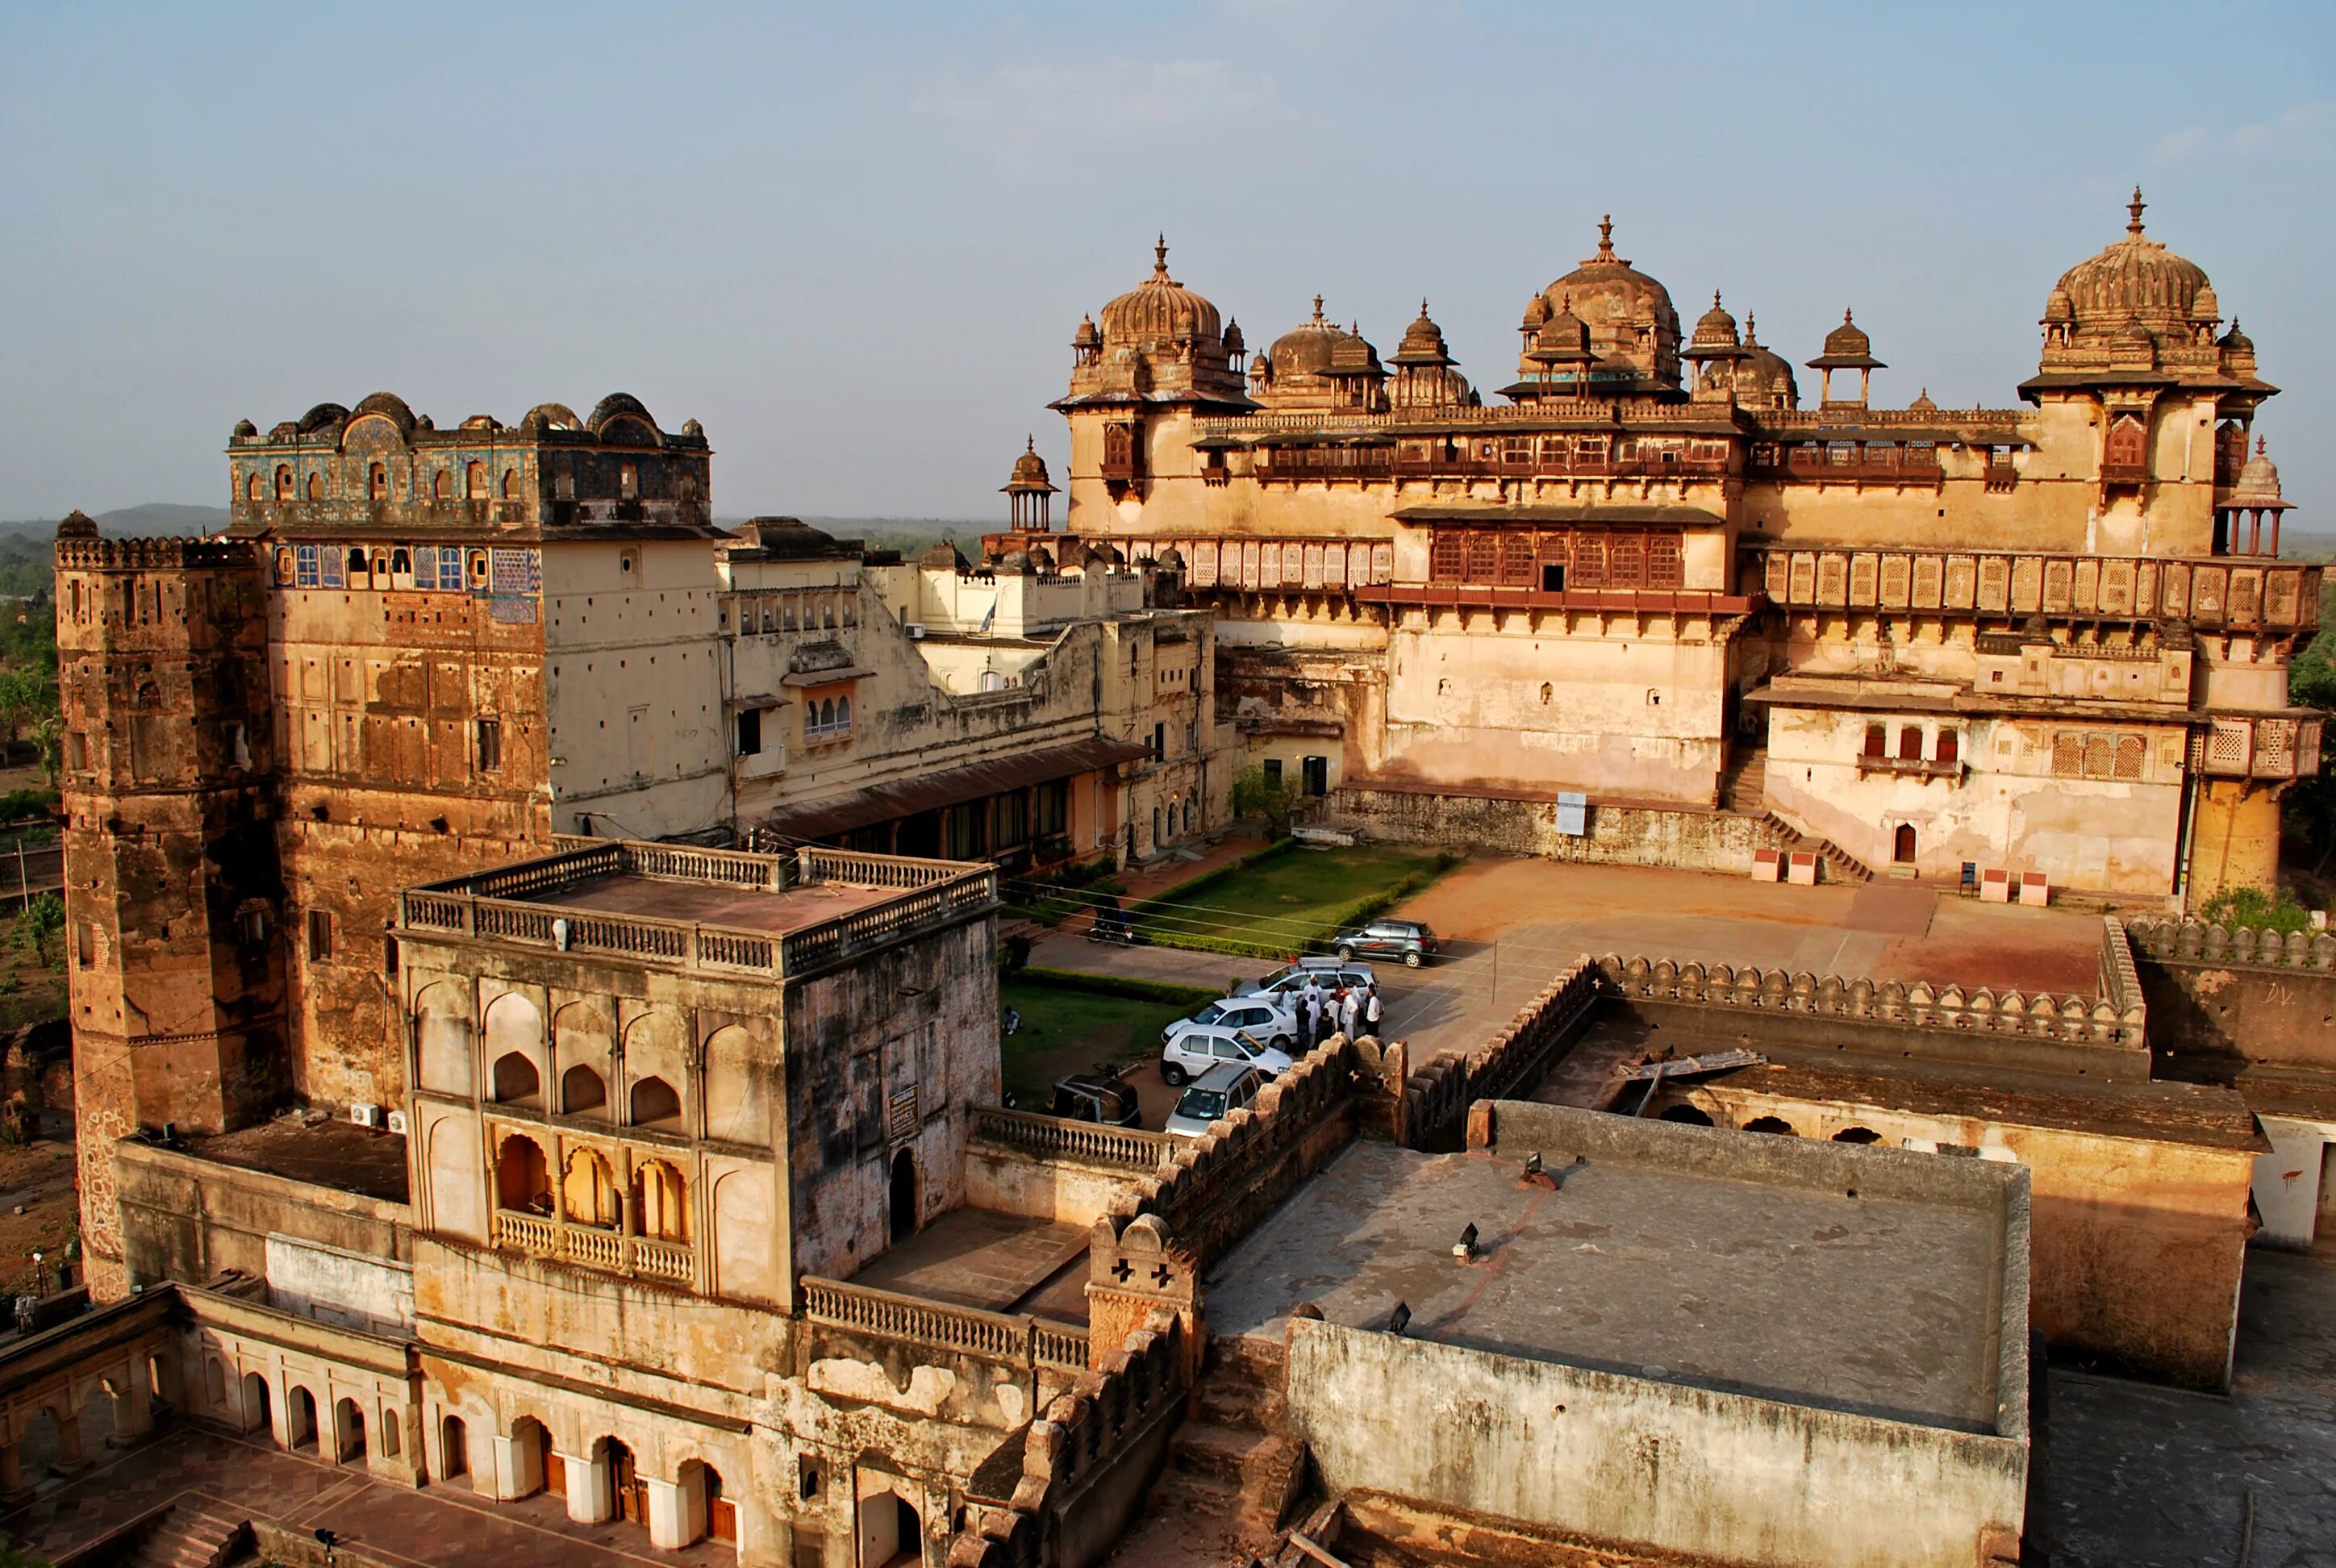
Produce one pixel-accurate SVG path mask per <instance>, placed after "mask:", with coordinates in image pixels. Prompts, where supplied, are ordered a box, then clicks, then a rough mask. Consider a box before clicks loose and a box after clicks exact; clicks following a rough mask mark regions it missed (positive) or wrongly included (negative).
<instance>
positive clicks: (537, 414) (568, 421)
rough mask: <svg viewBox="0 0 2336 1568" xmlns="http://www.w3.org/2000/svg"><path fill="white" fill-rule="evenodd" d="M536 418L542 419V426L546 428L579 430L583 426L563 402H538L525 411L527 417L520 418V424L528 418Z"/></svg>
mask: <svg viewBox="0 0 2336 1568" xmlns="http://www.w3.org/2000/svg"><path fill="white" fill-rule="evenodd" d="M537 418H540V419H541V420H542V421H543V424H544V427H545V428H546V429H548V430H581V429H583V428H584V422H583V421H582V420H580V419H579V418H577V417H576V411H575V410H574V409H572V408H570V407H569V406H568V405H567V404H564V403H539V404H536V405H535V406H534V407H533V408H530V409H529V410H528V411H527V418H526V419H522V420H521V421H520V424H522V425H523V424H527V423H528V422H529V420H533V419H537Z"/></svg>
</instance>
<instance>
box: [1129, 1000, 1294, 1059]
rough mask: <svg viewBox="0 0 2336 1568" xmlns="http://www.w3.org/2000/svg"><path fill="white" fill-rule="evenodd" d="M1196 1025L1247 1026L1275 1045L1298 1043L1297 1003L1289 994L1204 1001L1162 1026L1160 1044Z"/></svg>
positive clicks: (1223, 1029) (1222, 1030) (1232, 1029)
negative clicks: (1287, 995) (1193, 1009)
mask: <svg viewBox="0 0 2336 1568" xmlns="http://www.w3.org/2000/svg"><path fill="white" fill-rule="evenodd" d="M1194 1029H1212V1030H1215V1031H1216V1032H1217V1033H1219V1034H1226V1035H1230V1034H1235V1033H1239V1032H1241V1031H1242V1030H1246V1031H1248V1032H1249V1033H1250V1034H1252V1035H1255V1036H1256V1037H1258V1038H1259V1039H1260V1040H1262V1041H1264V1042H1265V1043H1266V1044H1267V1045H1269V1046H1271V1047H1274V1048H1275V1049H1277V1050H1283V1051H1286V1050H1288V1049H1290V1047H1291V1046H1293V1045H1295V1044H1297V1043H1298V1030H1299V1025H1298V1004H1297V1002H1296V1000H1295V999H1294V998H1290V997H1222V998H1218V999H1217V1000H1216V1001H1213V1002H1204V1003H1202V1005H1201V1007H1200V1008H1199V1009H1198V1010H1197V1011H1195V1012H1192V1013H1191V1014H1189V1015H1187V1016H1186V1017H1184V1018H1178V1019H1177V1020H1176V1021H1175V1022H1174V1023H1173V1024H1171V1025H1169V1026H1168V1027H1166V1028H1164V1029H1163V1030H1161V1031H1160V1041H1161V1044H1163V1045H1165V1044H1167V1043H1168V1042H1169V1041H1171V1040H1173V1039H1174V1038H1175V1037H1177V1036H1178V1035H1181V1034H1185V1033H1187V1032H1189V1031H1191V1030H1194Z"/></svg>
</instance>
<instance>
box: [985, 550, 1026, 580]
mask: <svg viewBox="0 0 2336 1568" xmlns="http://www.w3.org/2000/svg"><path fill="white" fill-rule="evenodd" d="M994 570H998V571H1000V572H1003V573H1004V574H1005V575H1006V576H1007V577H1027V576H1028V575H1029V572H1030V556H1029V553H1028V552H1027V551H1026V550H1007V552H1006V553H1005V554H1004V555H1002V556H1000V557H998V565H997V567H996V568H995V569H994Z"/></svg>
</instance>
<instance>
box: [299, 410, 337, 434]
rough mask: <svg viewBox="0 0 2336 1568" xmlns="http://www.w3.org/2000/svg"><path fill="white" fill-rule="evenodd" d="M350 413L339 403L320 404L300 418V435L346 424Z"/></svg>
mask: <svg viewBox="0 0 2336 1568" xmlns="http://www.w3.org/2000/svg"><path fill="white" fill-rule="evenodd" d="M348 422H349V411H348V410H347V409H346V408H343V407H342V406H341V405H340V404H337V403H320V404H316V407H314V408H312V409H310V410H309V411H308V412H307V413H306V414H302V415H301V416H300V433H301V434H303V435H307V434H310V433H313V432H316V431H319V430H324V429H326V428H328V427H330V426H332V425H336V424H347V423H348Z"/></svg>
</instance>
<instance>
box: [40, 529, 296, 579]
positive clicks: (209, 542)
mask: <svg viewBox="0 0 2336 1568" xmlns="http://www.w3.org/2000/svg"><path fill="white" fill-rule="evenodd" d="M258 565H259V556H258V551H257V550H255V549H254V548H253V547H252V546H251V545H250V544H249V543H248V542H246V541H242V540H233V539H102V538H92V537H78V538H75V537H67V536H64V535H60V536H59V537H58V539H57V570H60V571H238V570H254V569H257V568H258Z"/></svg>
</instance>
